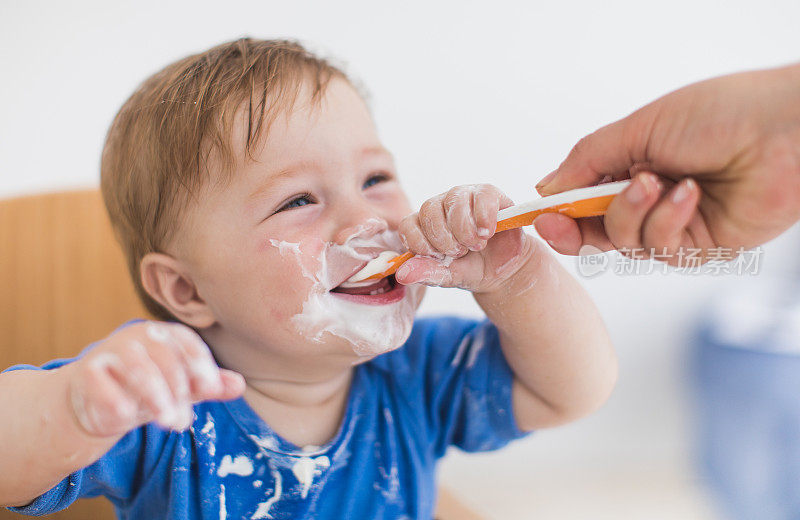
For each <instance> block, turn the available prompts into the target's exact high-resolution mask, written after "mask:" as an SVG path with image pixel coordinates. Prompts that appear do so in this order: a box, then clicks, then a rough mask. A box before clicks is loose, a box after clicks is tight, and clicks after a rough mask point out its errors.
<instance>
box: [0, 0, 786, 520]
mask: <svg viewBox="0 0 800 520" xmlns="http://www.w3.org/2000/svg"><path fill="white" fill-rule="evenodd" d="M798 19H800V2H797V1H796V0H766V1H764V2H758V3H756V2H752V1H750V0H713V1H712V0H674V1H672V2H669V3H664V2H661V3H653V2H641V1H638V0H615V1H612V2H592V1H589V0H583V1H564V2H518V1H510V0H509V1H502V0H500V1H497V2H491V3H487V2H477V1H459V2H455V1H452V2H451V1H440V2H421V1H409V2H403V3H402V4H396V3H381V2H367V1H358V2H356V1H351V0H342V1H339V2H323V1H321V0H320V1H313V2H302V3H298V2H289V1H276V0H269V1H263V0H259V1H237V0H231V1H229V2H225V3H220V2H210V1H208V0H195V1H191V2H190V1H187V0H181V1H175V2H163V1H155V0H141V1H137V2H104V1H86V0H83V1H81V0H78V1H75V2H69V3H64V2H62V3H59V2H51V1H44V0H31V1H27V2H9V1H6V2H0V64H2V78H3V81H2V82H0V100H2V101H0V113H2V117H0V168H1V169H2V171H1V173H0V197H9V196H15V195H20V194H28V193H36V192H42V191H54V190H65V189H71V188H94V187H96V186H97V183H98V164H99V159H100V150H101V149H102V145H103V139H104V136H105V132H106V130H107V128H108V125H109V124H110V122H111V120H112V118H113V116H114V114H115V113H116V111H117V110H118V108H119V107H120V105H121V104H122V103H123V101H124V100H125V99H126V98H127V97H128V96H129V95H130V94H131V92H132V91H133V89H134V88H135V87H136V85H137V84H138V83H139V82H141V81H142V80H143V79H144V78H145V77H146V76H148V75H149V74H151V73H153V72H154V71H156V70H158V69H159V68H161V67H163V66H164V65H166V64H167V63H169V62H171V61H173V60H175V59H177V58H179V57H182V56H184V55H186V54H189V53H192V52H196V51H200V50H203V49H205V48H207V47H210V46H211V45H214V44H216V43H219V42H221V41H225V40H230V39H234V38H237V37H239V36H243V35H252V36H255V37H295V38H298V39H300V40H302V41H303V42H305V43H307V44H309V45H310V46H311V47H312V48H313V49H315V50H317V51H320V52H321V53H322V54H324V55H332V56H334V57H336V58H339V60H340V61H343V62H345V64H346V68H347V70H349V71H350V72H351V73H352V74H353V75H354V76H356V77H357V78H359V79H361V80H362V81H363V83H364V84H365V85H366V87H367V89H368V90H369V92H371V101H370V103H371V106H372V109H373V112H374V114H375V118H376V120H377V124H378V128H379V130H380V132H381V136H382V138H383V140H384V142H385V144H386V146H387V147H388V148H389V149H390V150H391V151H392V152H393V153H394V155H395V157H396V160H397V164H398V167H399V172H400V175H401V180H402V182H403V184H404V186H405V188H406V189H407V191H408V193H409V195H410V197H411V200H412V202H413V203H415V204H419V203H421V202H422V201H423V200H425V199H426V198H428V197H429V196H431V195H432V194H435V193H439V192H442V191H445V190H447V189H448V188H450V187H452V186H454V185H458V184H464V183H476V182H491V183H493V184H495V185H497V186H498V187H500V188H501V189H502V190H504V191H505V192H506V193H508V194H509V195H510V196H511V197H512V198H513V199H514V200H517V201H524V200H529V199H531V198H533V196H534V193H535V191H534V189H533V187H534V185H535V184H536V182H538V180H539V179H540V178H541V177H542V176H544V175H545V174H546V173H547V172H550V171H552V170H553V169H554V168H555V167H556V166H557V165H558V163H559V162H560V161H561V160H562V159H563V158H564V157H565V156H566V154H567V153H568V151H569V150H570V148H571V147H572V146H573V145H574V144H575V142H576V141H577V140H578V139H579V138H581V137H582V136H583V135H585V134H587V133H589V132H591V131H593V130H594V129H596V128H598V127H600V126H602V125H604V124H607V123H609V122H611V121H613V120H615V119H618V118H620V117H623V116H625V115H627V114H628V113H630V112H631V111H633V110H635V109H636V108H637V107H639V106H641V105H643V104H645V103H647V102H649V101H651V100H653V99H655V98H656V97H658V96H660V95H662V94H664V93H666V92H668V91H669V90H672V89H675V88H677V87H680V86H682V85H685V84H687V83H690V82H693V81H697V80H700V79H705V78H707V77H710V76H715V75H719V74H725V73H729V72H735V71H740V70H746V69H753V68H762V67H770V66H777V65H781V64H785V63H789V62H793V61H797V60H798V59H799V58H800V57H799V56H798V50H797V49H798V45H797V42H798V33H797V27H796V26H797V20H798ZM798 241H800V238H798V237H797V234H796V233H795V234H793V235H788V236H786V237H784V238H782V239H780V240H778V241H776V242H774V243H771V244H768V245H767V246H766V247H765V248H764V251H763V255H762V256H761V260H762V264H761V269H760V271H759V272H758V273H747V274H743V275H741V276H740V275H737V274H724V273H721V274H719V275H716V276H713V275H705V276H700V275H689V274H686V275H678V274H675V273H671V272H670V273H666V274H664V273H662V272H661V270H660V268H656V269H654V272H653V273H650V274H646V275H645V274H638V275H637V274H635V273H631V272H626V271H624V270H621V271H620V272H617V271H616V269H615V268H613V266H612V263H609V267H608V268H607V269H605V270H604V271H603V272H598V273H596V275H595V276H592V277H581V275H580V274H578V272H577V270H576V269H575V267H576V262H575V260H574V259H572V258H563V259H562V260H563V262H564V264H565V265H566V266H567V267H568V268H569V269H571V270H572V272H573V273H575V275H576V276H579V277H580V279H581V281H582V282H583V283H584V285H585V286H586V288H587V289H588V290H589V292H590V293H591V294H592V296H593V297H594V299H595V301H596V302H597V305H598V307H599V308H600V311H601V313H602V314H603V316H604V318H605V320H606V323H607V324H608V328H609V331H610V333H611V336H612V339H613V340H614V342H615V344H616V347H617V351H618V355H619V359H620V379H619V383H618V386H617V389H616V391H615V393H614V395H613V396H612V397H611V400H610V401H609V402H608V404H607V405H606V406H605V407H604V408H603V409H602V410H600V411H599V412H597V413H596V414H594V415H592V416H591V417H589V418H587V419H584V420H581V421H579V422H577V423H574V424H571V425H568V426H565V427H563V428H558V429H554V430H548V431H542V432H538V433H536V434H534V435H533V436H531V437H530V438H529V439H526V440H524V441H522V442H518V443H516V444H513V445H512V446H510V447H509V448H508V449H506V450H503V451H500V452H496V453H490V454H484V455H474V456H467V455H463V454H460V453H458V452H453V453H451V454H449V455H448V457H447V458H446V459H445V460H444V462H443V463H442V466H441V478H442V480H443V481H444V482H445V483H447V484H448V485H450V486H451V487H452V488H455V489H456V490H457V492H458V494H459V495H460V496H466V497H468V498H469V499H470V502H471V503H472V504H473V505H475V506H476V507H478V508H480V509H482V510H484V511H485V512H486V513H487V516H489V517H490V518H497V519H503V520H512V519H526V520H527V519H530V518H537V519H544V520H572V519H576V520H578V519H579V520H586V519H592V520H604V519H609V520H611V519H613V520H629V519H630V520H640V519H643V518H644V519H647V520H661V519H665V520H666V519H669V520H674V519H680V520H715V519H718V518H720V517H719V516H717V515H716V513H715V509H714V507H713V506H712V500H711V498H710V495H709V493H708V492H707V491H706V489H707V487H706V486H704V485H703V484H704V482H705V477H704V476H703V474H701V473H698V472H696V471H695V469H694V468H695V467H696V466H697V464H698V463H699V458H698V457H697V456H695V451H694V450H693V448H692V446H693V442H694V441H693V439H694V437H693V435H692V432H693V431H695V430H694V426H693V423H692V422H691V414H690V411H691V410H692V409H693V404H692V403H693V402H694V399H695V397H696V394H694V391H693V389H692V386H691V384H690V383H691V378H690V373H689V359H690V356H689V355H690V350H689V345H690V343H691V338H692V330H693V329H692V327H694V325H695V324H696V323H697V321H698V317H699V316H700V315H701V312H702V309H703V306H704V305H705V304H706V302H708V301H709V300H710V299H712V298H713V297H714V296H715V295H718V294H722V293H724V292H725V291H728V290H730V289H732V288H735V287H736V286H737V285H739V284H740V283H742V282H743V281H745V280H748V279H752V281H753V283H755V284H758V283H759V280H761V277H762V276H763V275H765V274H770V275H773V276H781V269H782V268H783V267H782V266H783V265H785V264H796V263H797V261H796V258H797V249H796V248H795V247H794V245H795V244H796V243H797V242H798ZM0 247H3V248H5V247H14V246H13V245H12V246H6V245H5V244H3V245H2V246H0ZM2 254H6V253H5V251H4V250H0V255H2ZM615 259H616V260H618V259H617V258H616V257H615V256H614V255H611V256H610V260H615ZM454 309H458V312H459V313H460V314H464V315H473V316H474V315H477V313H478V308H477V306H476V305H475V304H474V302H473V300H472V298H471V296H470V295H469V294H466V293H463V292H460V291H454V290H437V291H429V292H428V296H427V297H426V300H425V302H424V304H423V307H422V309H421V312H422V313H428V314H429V313H445V312H446V313H452V312H454ZM761 518H763V519H764V520H770V519H769V518H768V517H766V516H762V517H761Z"/></svg>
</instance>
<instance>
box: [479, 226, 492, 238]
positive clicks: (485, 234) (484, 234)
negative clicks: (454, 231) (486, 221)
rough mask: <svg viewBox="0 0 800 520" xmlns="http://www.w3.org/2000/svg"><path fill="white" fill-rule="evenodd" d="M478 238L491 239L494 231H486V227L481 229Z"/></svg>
mask: <svg viewBox="0 0 800 520" xmlns="http://www.w3.org/2000/svg"><path fill="white" fill-rule="evenodd" d="M478 236H479V237H481V238H489V237H490V236H492V230H491V229H486V228H485V227H479V228H478Z"/></svg>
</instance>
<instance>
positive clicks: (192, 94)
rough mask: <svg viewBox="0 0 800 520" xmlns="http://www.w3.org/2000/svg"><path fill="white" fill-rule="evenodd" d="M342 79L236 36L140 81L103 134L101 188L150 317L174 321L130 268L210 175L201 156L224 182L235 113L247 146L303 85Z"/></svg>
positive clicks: (283, 46) (299, 56) (336, 72)
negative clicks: (243, 124)
mask: <svg viewBox="0 0 800 520" xmlns="http://www.w3.org/2000/svg"><path fill="white" fill-rule="evenodd" d="M334 76H338V77H342V78H345V79H347V78H346V76H345V74H344V73H343V72H342V71H341V70H340V69H339V68H336V67H334V66H333V65H331V64H330V63H329V62H328V61H326V60H323V59H321V58H318V57H316V56H314V55H313V54H311V53H310V52H309V51H308V50H306V49H305V48H304V47H303V46H301V45H300V44H299V43H296V42H293V41H288V40H255V39H251V38H242V39H239V40H236V41H232V42H228V43H224V44H222V45H218V46H216V47H214V48H212V49H209V50H207V51H205V52H202V53H200V54H195V55H193V56H189V57H186V58H184V59H182V60H179V61H177V62H175V63H173V64H171V65H168V66H167V67H166V68H164V69H163V70H161V71H159V72H157V73H156V74H154V75H153V76H151V77H150V78H148V79H147V80H145V81H144V82H143V83H142V84H141V85H140V86H139V87H138V88H137V89H136V91H135V92H134V93H133V94H132V95H131V97H130V98H129V99H128V100H127V101H126V102H125V103H124V104H123V105H122V108H121V109H120V111H119V113H117V116H116V117H115V118H114V121H113V123H112V124H111V127H110V129H109V131H108V136H107V137H106V143H105V147H104V148H103V156H102V161H101V168H100V170H101V183H100V184H101V190H102V193H103V199H104V201H105V205H106V209H107V210H108V214H109V217H110V218H111V223H112V226H113V228H114V232H115V234H116V236H117V239H118V240H119V242H120V244H121V245H122V249H123V252H124V254H125V257H126V260H127V264H128V269H129V271H130V273H131V276H132V277H133V282H134V285H135V288H136V291H137V293H138V295H139V297H140V298H141V299H142V301H143V302H144V304H145V306H146V307H147V310H148V311H150V313H151V314H152V315H153V316H155V317H156V318H158V319H164V320H175V317H174V316H173V315H172V314H171V313H170V312H168V311H167V310H166V309H165V308H164V307H162V306H161V305H160V304H159V303H158V302H156V301H155V300H154V299H153V298H151V297H150V295H148V294H147V292H146V291H145V289H144V287H143V286H142V282H141V275H140V273H139V265H140V262H141V260H142V258H143V257H144V256H145V255H146V254H147V253H149V252H163V251H162V248H163V247H165V245H166V244H167V243H168V242H169V240H171V238H172V235H173V231H174V230H175V229H176V228H177V227H178V226H177V224H178V223H179V218H180V215H181V213H182V211H183V210H184V209H185V208H186V206H187V204H188V203H189V201H190V199H191V196H192V194H193V193H195V190H196V189H197V188H199V187H200V186H202V185H203V184H204V183H205V182H208V180H209V179H210V177H211V174H210V172H209V168H208V165H209V158H210V157H213V159H214V163H215V165H216V164H218V165H219V166H220V167H221V169H222V178H223V179H224V178H229V175H230V173H231V172H232V171H233V170H234V168H235V166H236V157H237V154H236V150H238V149H239V148H238V146H241V144H238V146H237V143H232V142H231V135H232V128H233V125H234V115H235V114H236V112H237V111H238V110H240V108H241V109H244V110H247V112H246V113H245V115H246V120H247V134H246V135H247V139H246V142H245V143H244V150H245V153H246V155H247V156H248V157H252V147H253V146H254V145H255V143H257V142H258V140H259V138H260V136H261V135H262V134H263V133H265V132H267V131H268V129H269V126H270V124H271V123H272V122H273V121H274V119H275V118H276V117H277V116H278V115H279V114H280V113H281V111H285V110H288V109H290V108H291V107H292V106H293V104H294V102H295V101H296V99H297V96H298V93H299V91H300V88H301V87H302V86H303V84H306V85H309V86H310V91H311V98H312V101H315V100H318V99H319V98H320V97H321V94H322V93H323V92H324V90H325V87H326V85H327V83H328V82H329V80H330V79H331V78H332V77H334Z"/></svg>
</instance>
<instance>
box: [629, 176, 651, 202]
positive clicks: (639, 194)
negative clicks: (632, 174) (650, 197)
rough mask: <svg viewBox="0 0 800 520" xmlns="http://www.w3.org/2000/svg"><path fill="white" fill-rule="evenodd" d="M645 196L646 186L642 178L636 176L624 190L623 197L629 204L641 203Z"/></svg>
mask: <svg viewBox="0 0 800 520" xmlns="http://www.w3.org/2000/svg"><path fill="white" fill-rule="evenodd" d="M645 197H647V188H646V187H645V185H644V179H640V178H638V177H637V178H636V179H634V181H633V182H632V183H631V185H630V186H629V187H628V189H627V190H625V199H626V200H627V201H628V202H630V203H631V204H641V202H642V201H644V199H645Z"/></svg>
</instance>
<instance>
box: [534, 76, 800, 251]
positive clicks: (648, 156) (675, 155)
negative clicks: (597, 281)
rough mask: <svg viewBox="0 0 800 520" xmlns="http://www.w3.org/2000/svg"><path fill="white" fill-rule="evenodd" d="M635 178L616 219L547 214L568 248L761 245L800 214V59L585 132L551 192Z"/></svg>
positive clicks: (715, 83)
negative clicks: (578, 218)
mask: <svg viewBox="0 0 800 520" xmlns="http://www.w3.org/2000/svg"><path fill="white" fill-rule="evenodd" d="M628 177H632V178H633V179H634V180H633V182H632V184H631V186H629V187H628V188H627V189H626V190H625V191H624V192H623V193H622V194H621V196H618V197H616V198H615V199H614V200H613V201H612V203H611V205H610V206H609V208H608V212H607V213H606V215H605V217H595V218H592V219H581V220H580V221H574V220H572V219H570V218H568V217H566V216H564V215H558V214H546V215H542V216H540V217H539V218H537V219H536V222H535V226H536V229H537V231H538V232H539V234H540V235H541V236H542V238H544V239H545V240H547V241H548V243H549V244H550V245H551V246H552V247H553V248H554V249H555V250H556V251H558V252H560V253H563V254H571V255H574V254H577V253H578V251H579V249H580V248H581V246H583V245H586V244H590V245H593V246H595V247H597V248H599V249H601V250H604V251H606V250H610V249H622V250H626V249H627V250H644V251H652V250H656V251H658V252H659V255H660V254H661V253H663V252H665V251H666V252H667V253H668V254H667V256H669V257H671V258H672V259H673V260H675V261H671V262H670V263H677V258H679V255H675V253H676V252H677V251H678V249H679V248H681V247H684V248H700V249H703V250H704V253H703V254H702V256H703V257H704V259H708V255H707V254H705V253H706V251H707V250H708V249H710V248H726V249H730V250H734V252H735V250H737V249H739V248H751V247H755V246H757V245H760V244H762V243H764V242H766V241H768V240H770V239H772V238H774V237H775V236H777V235H779V234H780V233H782V232H783V231H785V230H786V229H787V228H788V227H789V226H791V225H792V224H793V223H794V222H796V221H797V220H798V219H800V65H793V66H789V67H784V68H779V69H771V70H763V71H756V72H746V73H739V74H733V75H730V76H723V77H719V78H714V79H710V80H706V81H703V82H700V83H696V84H693V85H690V86H688V87H684V88H682V89H680V90H677V91H675V92H672V93H670V94H668V95H666V96H664V97H662V98H660V99H658V100H656V101H654V102H653V103H651V104H649V105H647V106H645V107H643V108H641V109H639V110H637V111H636V112H634V113H633V114H631V115H629V116H628V117H626V118H624V119H622V120H620V121H617V122H616V123H613V124H610V125H608V126H605V127H603V128H601V129H599V130H597V131H596V132H594V133H593V134H591V135H589V136H587V137H584V138H583V139H581V140H580V142H578V144H577V145H576V146H575V147H574V148H573V149H572V151H571V152H570V154H569V156H568V157H567V158H566V160H565V161H564V162H563V163H562V164H561V165H560V166H559V167H558V169H557V170H556V171H554V172H553V173H551V174H550V175H548V176H547V177H545V178H544V179H543V180H542V182H540V183H539V185H537V189H538V190H539V192H540V193H541V194H542V195H551V194H554V193H558V192H561V191H564V190H569V189H573V188H578V187H583V186H590V185H594V184H597V183H598V182H600V181H601V180H603V179H606V178H611V179H614V180H619V179H624V178H628Z"/></svg>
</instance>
